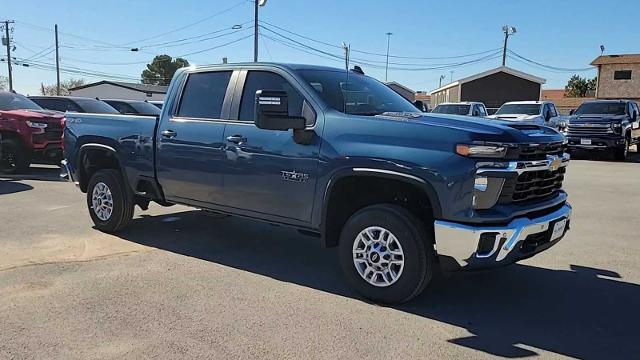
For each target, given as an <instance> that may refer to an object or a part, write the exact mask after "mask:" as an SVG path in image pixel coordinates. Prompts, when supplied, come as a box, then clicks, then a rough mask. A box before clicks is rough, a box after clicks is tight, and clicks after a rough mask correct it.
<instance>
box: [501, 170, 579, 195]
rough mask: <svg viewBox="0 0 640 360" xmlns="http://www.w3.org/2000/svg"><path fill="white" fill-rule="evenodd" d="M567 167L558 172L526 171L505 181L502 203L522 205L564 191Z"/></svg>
mask: <svg viewBox="0 0 640 360" xmlns="http://www.w3.org/2000/svg"><path fill="white" fill-rule="evenodd" d="M566 169H567V168H566V167H560V168H558V169H557V170H555V171H553V170H536V171H526V172H523V173H522V174H520V175H518V176H517V177H515V178H510V179H507V180H506V181H505V184H504V186H503V188H502V192H501V194H500V200H499V201H500V202H501V203H522V202H528V201H539V200H544V199H547V198H551V197H553V196H554V195H555V194H557V193H558V191H560V190H561V189H562V182H563V181H564V174H565V172H566Z"/></svg>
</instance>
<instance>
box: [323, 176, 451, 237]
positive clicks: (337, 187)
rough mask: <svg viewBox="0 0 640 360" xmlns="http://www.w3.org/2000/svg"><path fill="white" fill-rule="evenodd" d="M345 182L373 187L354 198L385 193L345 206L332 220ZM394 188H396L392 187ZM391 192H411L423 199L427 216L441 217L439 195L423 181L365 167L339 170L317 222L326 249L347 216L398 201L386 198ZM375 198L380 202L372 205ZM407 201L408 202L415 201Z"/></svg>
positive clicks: (363, 190)
mask: <svg viewBox="0 0 640 360" xmlns="http://www.w3.org/2000/svg"><path fill="white" fill-rule="evenodd" d="M345 182H354V183H355V184H357V185H362V186H365V185H372V186H373V188H365V187H361V188H359V190H357V191H358V194H356V195H361V194H363V193H365V192H371V191H380V190H382V189H384V191H382V192H380V193H377V195H379V196H376V195H374V196H371V197H368V196H366V199H361V198H360V199H359V200H360V202H358V201H355V203H350V204H348V207H347V209H348V211H347V210H346V209H342V211H343V213H342V214H340V215H338V216H337V217H335V216H332V212H333V211H335V210H336V206H337V205H339V203H338V204H336V203H335V201H336V200H339V199H337V197H338V196H340V195H341V194H342V193H344V191H345V190H348V189H345V188H344V186H345V185H350V184H347V183H345ZM387 185H390V186H392V187H391V188H388V187H387ZM395 186H398V187H397V188H395ZM394 189H398V190H400V193H404V192H406V191H410V194H412V195H416V194H417V195H419V197H420V199H421V200H424V201H425V203H426V204H425V205H426V206H428V209H429V213H430V216H431V217H433V218H439V217H441V214H442V208H441V204H440V201H439V198H438V195H437V193H436V191H435V189H434V187H433V186H432V185H431V184H430V183H429V182H428V181H427V180H425V179H422V178H420V177H418V176H415V175H412V174H408V173H403V172H398V171H395V170H386V169H376V168H367V167H353V168H348V169H342V170H339V171H338V172H336V173H334V174H333V176H332V177H331V178H330V180H329V182H328V183H327V185H326V188H325V190H324V195H323V201H322V212H321V222H320V233H321V235H322V236H321V237H322V243H323V245H324V246H325V247H333V246H337V245H338V238H339V235H340V229H341V228H342V226H343V225H344V223H345V222H346V220H348V218H349V216H350V215H351V214H353V213H355V212H356V211H358V210H359V209H360V208H362V207H365V206H368V205H371V204H373V203H385V202H391V203H393V201H390V200H398V199H394V197H393V196H392V197H389V195H393V194H394V192H393V190H394ZM389 190H391V191H389ZM351 195H354V194H351ZM356 197H357V196H356ZM377 199H379V200H380V201H378V202H372V201H376V200H377ZM408 200H409V201H410V202H411V201H414V200H416V199H408ZM414 205H415V204H414ZM338 210H340V208H338ZM413 210H415V209H413ZM347 213H348V214H347ZM423 215H424V214H423ZM425 225H430V224H425Z"/></svg>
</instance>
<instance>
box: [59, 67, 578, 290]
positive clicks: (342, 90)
mask: <svg viewBox="0 0 640 360" xmlns="http://www.w3.org/2000/svg"><path fill="white" fill-rule="evenodd" d="M64 144H65V148H64V149H65V150H64V154H65V160H64V162H63V165H64V171H65V174H64V175H65V176H66V177H68V178H69V179H70V180H71V181H72V182H74V183H76V184H77V185H78V186H79V188H80V190H81V191H83V192H85V193H86V201H87V207H88V210H89V215H90V216H91V219H92V220H93V222H94V224H95V227H96V228H97V229H99V230H102V231H106V232H116V231H119V230H121V229H122V228H124V227H125V226H126V225H127V224H129V223H130V220H131V219H132V217H133V213H134V206H135V205H138V206H139V207H140V208H141V209H147V207H148V205H149V202H150V201H155V202H157V203H158V204H160V205H171V204H184V205H188V206H193V207H196V208H200V209H205V210H209V211H216V212H221V213H226V214H231V215H237V216H243V217H248V218H252V219H256V220H260V221H264V222H267V223H271V224H279V225H285V226H290V227H293V228H296V229H298V230H299V231H300V232H301V233H303V234H306V235H313V236H318V237H319V238H320V239H321V241H322V243H323V244H324V245H325V246H327V247H330V246H338V248H339V249H338V253H339V256H340V264H341V267H342V270H343V272H344V274H345V277H346V279H347V281H348V282H349V283H350V284H351V285H352V286H353V287H354V288H355V289H356V290H357V291H358V292H360V293H361V294H362V295H363V296H365V297H367V298H369V299H371V300H373V301H377V302H382V303H398V302H402V301H406V300H409V299H411V298H413V297H414V296H416V295H417V294H419V293H420V292H421V291H422V290H423V289H424V288H425V286H427V284H428V283H429V282H430V279H431V277H432V275H433V273H434V271H435V270H436V267H437V266H440V267H441V268H442V269H444V270H445V271H455V270H468V269H483V268H492V267H497V266H502V265H506V264H510V263H513V262H516V261H518V260H521V259H524V258H528V257H531V256H533V255H535V254H537V253H539V252H541V251H543V250H546V249H547V248H549V247H551V246H553V245H554V244H556V243H557V242H558V241H559V240H560V239H561V238H562V237H563V236H564V234H565V233H566V231H567V230H568V229H569V224H570V223H569V222H570V218H571V211H572V210H571V206H570V205H569V203H568V202H567V194H566V192H565V191H564V190H563V188H562V182H563V179H564V174H565V171H566V166H567V165H568V162H569V157H568V155H567V154H565V152H564V137H563V136H562V135H561V134H560V133H558V132H557V131H555V130H553V129H550V128H548V127H544V126H535V125H522V124H519V123H513V122H505V121H500V120H487V119H475V118H472V117H466V116H454V115H442V114H427V113H423V112H420V111H417V109H416V108H415V107H414V106H413V104H411V103H410V102H409V101H407V100H406V99H405V98H403V97H402V96H400V95H398V94H397V93H395V92H394V91H393V90H391V89H389V88H388V87H387V86H385V85H384V84H383V83H381V82H379V81H377V80H375V79H373V78H371V77H368V76H366V75H364V74H363V72H362V71H359V69H356V70H355V71H346V70H341V69H334V68H329V67H320V66H311V65H292V64H287V65H284V64H270V63H246V64H222V65H213V66H203V67H188V68H183V69H180V70H178V71H177V72H176V74H175V75H174V77H173V80H172V81H171V85H170V86H169V89H168V93H167V96H166V101H165V105H164V107H163V109H162V114H161V116H160V117H159V119H157V118H155V117H145V116H129V115H111V114H106V115H101V114H76V113H67V122H66V127H65V130H64ZM259 235H260V236H265V234H259ZM267 237H268V235H267ZM238 241H241V240H238ZM309 251H316V250H313V249H312V246H311V245H310V247H309Z"/></svg>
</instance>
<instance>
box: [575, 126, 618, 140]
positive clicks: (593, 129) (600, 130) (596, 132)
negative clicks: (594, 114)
mask: <svg viewBox="0 0 640 360" xmlns="http://www.w3.org/2000/svg"><path fill="white" fill-rule="evenodd" d="M612 134H613V130H612V129H611V125H609V124H569V126H568V127H567V136H574V137H589V136H602V135H612Z"/></svg>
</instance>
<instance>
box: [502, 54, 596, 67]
mask: <svg viewBox="0 0 640 360" xmlns="http://www.w3.org/2000/svg"><path fill="white" fill-rule="evenodd" d="M507 52H508V53H509V54H511V55H513V56H515V57H516V58H518V59H520V60H522V61H524V62H527V63H530V64H534V65H537V66H539V67H542V68H545V69H548V70H554V71H560V72H582V71H589V70H593V67H588V68H575V69H572V68H564V67H558V66H551V65H545V64H542V63H540V62H538V61H534V60H531V59H527V58H526V57H524V56H522V55H520V54H518V53H516V52H515V51H513V50H509V49H507Z"/></svg>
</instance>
